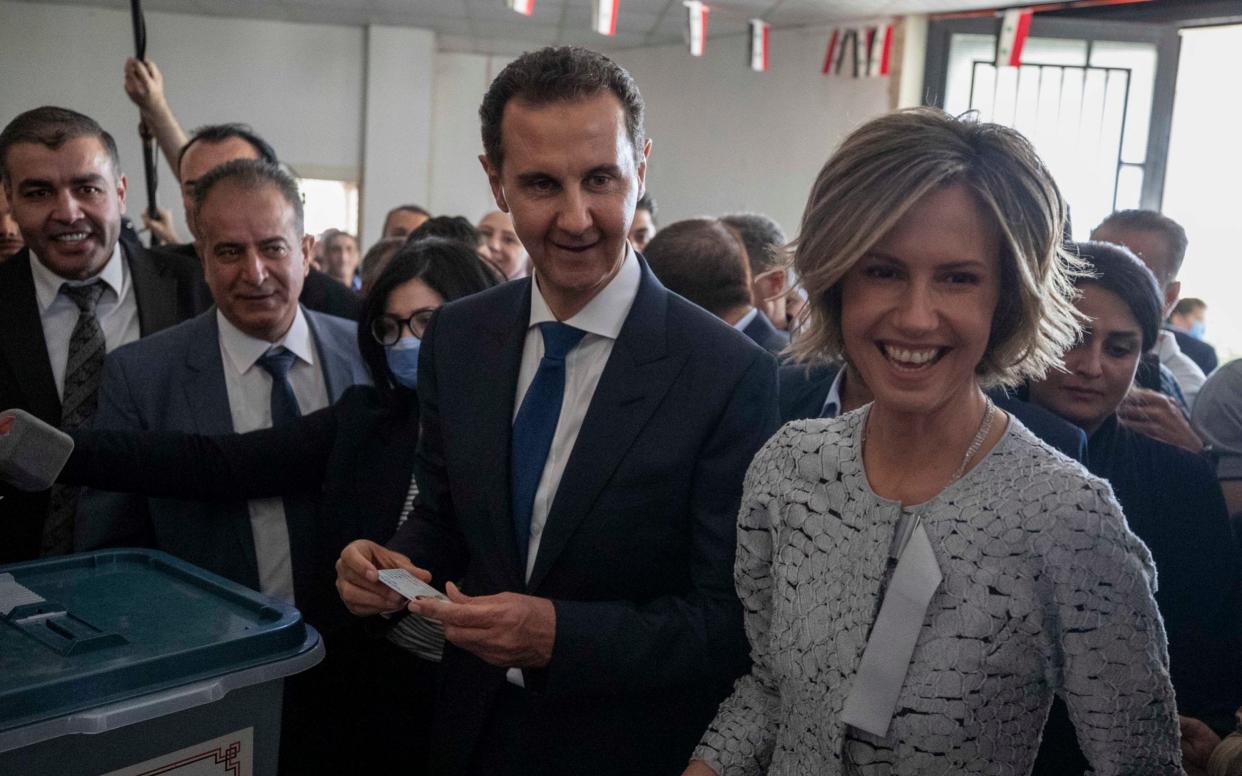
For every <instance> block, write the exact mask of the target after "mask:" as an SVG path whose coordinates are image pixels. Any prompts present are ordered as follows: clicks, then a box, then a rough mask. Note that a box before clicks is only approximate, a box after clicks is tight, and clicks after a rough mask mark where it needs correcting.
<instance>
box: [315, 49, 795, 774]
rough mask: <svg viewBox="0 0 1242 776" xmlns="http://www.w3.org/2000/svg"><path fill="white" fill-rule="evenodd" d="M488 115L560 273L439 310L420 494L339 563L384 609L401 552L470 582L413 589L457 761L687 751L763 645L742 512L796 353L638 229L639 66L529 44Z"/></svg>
mask: <svg viewBox="0 0 1242 776" xmlns="http://www.w3.org/2000/svg"><path fill="white" fill-rule="evenodd" d="M480 115H481V116H482V118H483V139H484V148H485V150H486V153H485V155H484V156H483V157H482V161H483V165H484V168H485V170H486V171H487V174H488V178H489V180H490V182H491V185H492V190H493V193H494V195H495V198H496V203H497V205H498V206H499V207H500V208H501V209H502V210H504V211H506V212H509V213H511V214H512V215H513V221H514V225H515V227H516V229H517V232H518V234H519V236H520V237H521V238H522V242H523V243H524V244H525V245H526V247H527V249H528V250H529V252H530V257H531V262H532V265H533V267H534V276H533V277H532V278H529V279H523V280H519V281H513V282H510V283H507V284H504V285H502V286H500V287H498V288H495V289H492V290H490V291H486V292H483V293H481V294H478V295H476V296H472V297H468V298H466V299H463V300H460V301H458V302H454V303H452V304H449V305H446V306H445V307H443V308H441V310H440V312H439V313H438V315H437V316H436V318H435V319H433V321H432V323H431V325H430V327H429V328H428V330H427V332H426V333H425V335H424V337H423V344H422V356H421V360H420V365H419V387H418V392H419V399H420V404H421V406H422V423H423V432H422V437H421V438H420V440H419V452H418V461H419V464H420V470H421V476H420V480H419V485H420V494H419V499H418V502H417V504H416V507H415V511H414V514H413V515H412V516H411V518H410V519H409V520H408V521H407V522H406V523H405V524H404V525H403V526H402V527H401V528H400V529H399V530H398V532H397V535H396V536H395V537H394V538H393V540H392V541H391V542H390V543H389V547H388V548H383V547H379V546H378V545H375V544H372V543H370V542H355V543H354V544H351V545H350V546H349V547H347V548H346V550H345V552H344V553H342V556H341V560H340V561H339V562H338V564H337V569H338V580H337V587H338V589H339V590H340V591H341V593H342V597H343V598H344V600H345V601H346V603H347V604H348V605H349V606H350V607H351V609H352V610H353V611H354V612H355V613H358V614H373V613H377V612H382V611H389V610H393V609H396V608H399V607H400V605H401V600H400V598H399V597H397V596H395V595H389V594H388V592H387V589H386V588H384V587H383V586H381V585H378V584H377V583H376V579H377V570H378V569H381V568H393V567H398V568H405V569H407V570H409V571H411V572H412V573H416V574H419V575H422V576H423V577H424V578H428V571H429V572H430V576H429V578H430V579H431V580H432V581H433V582H434V584H436V585H441V586H443V589H445V590H447V593H448V597H449V599H450V600H448V601H432V600H426V599H423V600H420V601H416V602H414V603H413V604H411V606H410V608H411V610H413V611H415V612H416V614H419V615H420V616H426V617H430V618H433V619H435V620H438V621H440V622H442V623H443V624H444V630H445V636H446V638H447V641H448V647H447V648H446V650H445V653H444V661H443V676H444V681H443V686H442V691H441V694H440V697H439V699H438V702H437V705H436V709H435V715H436V719H435V730H434V731H433V736H432V740H433V741H434V742H435V743H434V745H433V746H434V748H433V751H432V753H431V755H432V770H433V772H435V773H437V774H445V775H450V776H451V775H455V774H483V773H487V774H502V775H503V774H547V775H548V776H556V775H558V774H580V773H592V774H618V776H620V775H621V774H637V773H643V774H677V773H680V771H681V770H682V768H684V767H685V764H686V758H687V757H688V754H689V752H690V751H691V749H692V748H693V746H694V744H695V743H696V742H697V740H698V738H699V736H700V735H701V734H702V731H703V730H704V728H705V725H706V724H707V722H708V721H710V719H711V717H712V715H713V713H714V710H715V708H716V706H717V704H718V703H719V701H720V700H721V699H722V698H723V697H724V696H725V694H726V693H727V692H728V689H729V688H730V686H731V684H732V681H733V679H734V678H735V677H736V676H738V675H739V673H740V672H742V671H743V670H745V667H746V664H747V659H746V654H747V647H746V641H745V638H744V636H743V632H742V625H741V610H740V605H739V603H738V601H737V597H736V595H735V594H734V590H733V583H732V563H733V555H734V542H735V530H736V529H735V525H736V523H735V521H736V515H737V509H738V504H739V499H740V496H741V489H742V478H743V474H744V471H745V469H746V467H747V465H748V464H749V462H750V459H751V457H752V456H753V455H754V453H755V451H756V450H757V449H758V448H759V446H760V445H761V444H762V443H763V441H764V440H766V439H767V437H768V436H769V434H770V433H771V432H772V431H773V430H774V428H775V425H776V393H775V392H776V385H775V367H776V363H775V360H774V359H773V358H772V357H771V356H770V355H768V354H766V353H764V352H763V351H762V350H761V349H760V348H758V347H756V346H755V345H754V344H753V343H751V342H749V341H748V340H747V339H746V338H745V337H743V336H742V335H741V334H740V333H739V332H737V331H734V330H732V329H730V328H729V327H728V326H725V325H723V324H722V323H721V322H720V321H719V320H717V319H715V318H713V317H712V316H710V315H708V314H707V313H705V312H704V311H702V310H701V309H699V308H698V307H696V306H694V305H691V304H689V303H687V302H686V301H685V300H683V299H681V298H680V297H678V296H676V295H674V294H671V293H669V292H668V290H666V289H665V288H664V287H663V286H662V285H661V284H660V282H659V281H658V280H657V279H656V278H655V276H654V275H653V274H652V273H651V272H650V270H649V269H648V268H647V266H646V264H645V262H644V261H643V260H642V259H641V258H639V256H638V255H637V254H636V253H635V252H634V251H633V250H632V249H630V248H629V247H628V245H627V243H626V235H627V232H628V230H629V227H630V223H631V221H632V218H633V214H634V207H635V202H636V201H637V199H638V197H639V195H640V194H641V193H642V187H643V180H644V177H645V173H646V158H647V153H648V151H649V149H650V145H649V143H648V142H647V141H645V140H644V138H643V125H642V115H643V108H642V98H641V96H639V94H638V90H637V87H636V86H635V85H634V83H633V81H632V80H631V78H630V77H629V74H628V73H626V72H625V71H624V70H622V69H620V68H619V67H618V66H617V65H615V64H614V63H613V62H611V61H610V60H608V59H607V58H605V57H603V56H601V55H599V54H595V53H593V52H589V51H586V50H583V49H577V48H560V49H544V50H542V51H538V52H534V53H530V54H526V55H523V56H522V57H519V58H518V59H517V60H515V61H514V62H513V63H512V64H510V65H509V66H508V67H506V68H505V70H504V71H502V72H501V73H500V75H499V76H497V78H496V80H495V81H494V82H493V83H492V86H491V88H490V89H489V91H488V93H487V95H486V96H485V97H484V100H483V106H482V108H481V109H480ZM422 569H426V570H428V571H423V570H422ZM459 587H460V589H459ZM412 702H417V701H413V700H412Z"/></svg>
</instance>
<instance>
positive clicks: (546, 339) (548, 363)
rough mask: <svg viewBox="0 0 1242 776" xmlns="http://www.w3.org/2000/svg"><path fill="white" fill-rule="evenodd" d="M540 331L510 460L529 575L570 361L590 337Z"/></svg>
mask: <svg viewBox="0 0 1242 776" xmlns="http://www.w3.org/2000/svg"><path fill="white" fill-rule="evenodd" d="M539 330H540V332H541V333H542V334H543V359H542V360H541V361H540V362H539V370H538V371H537V372H535V379H534V380H532V381H531V384H530V387H529V388H527V389H526V397H525V398H524V399H522V406H521V408H520V409H519V410H518V413H517V417H516V418H514V419H513V446H512V448H510V459H509V468H510V471H511V472H512V476H513V483H512V484H513V530H514V533H515V534H516V537H517V543H518V557H520V558H521V559H522V568H523V569H525V568H526V555H527V548H528V547H529V546H530V518H531V513H532V512H534V509H535V491H536V490H538V489H539V479H540V477H542V476H543V467H544V464H546V463H547V461H548V451H550V450H551V449H552V437H553V436H554V435H555V434H556V422H557V420H559V419H560V417H561V404H562V403H563V401H564V399H565V356H566V355H568V354H569V351H571V350H573V349H574V346H575V345H577V344H578V342H579V341H580V340H581V339H582V337H583V336H584V335H585V334H586V332H585V331H583V330H582V329H575V328H574V327H573V326H569V325H567V324H564V323H558V322H556V321H549V322H547V323H541V324H539Z"/></svg>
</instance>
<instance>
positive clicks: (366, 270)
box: [358, 237, 405, 289]
mask: <svg viewBox="0 0 1242 776" xmlns="http://www.w3.org/2000/svg"><path fill="white" fill-rule="evenodd" d="M403 245H405V238H404V237H382V238H380V239H379V240H378V241H376V243H375V244H374V245H372V246H371V247H370V248H367V252H366V254H365V255H363V257H362V262H361V264H360V265H359V269H358V274H359V275H361V276H362V287H363V288H366V289H370V288H371V286H372V285H374V284H375V281H376V280H378V279H379V276H380V273H382V272H383V271H384V268H385V267H387V266H388V262H389V260H390V259H392V257H393V255H394V254H395V253H396V252H397V251H399V250H401V247H402V246H403Z"/></svg>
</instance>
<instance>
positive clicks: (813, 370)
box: [780, 364, 1087, 463]
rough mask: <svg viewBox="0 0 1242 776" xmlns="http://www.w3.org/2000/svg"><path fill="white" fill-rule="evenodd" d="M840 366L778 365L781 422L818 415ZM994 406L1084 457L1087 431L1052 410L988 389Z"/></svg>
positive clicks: (1078, 457)
mask: <svg viewBox="0 0 1242 776" xmlns="http://www.w3.org/2000/svg"><path fill="white" fill-rule="evenodd" d="M840 369H841V367H840V365H838V364H811V365H807V364H791V365H789V366H784V367H781V371H780V397H781V398H780V402H781V422H782V423H788V422H789V421H791V420H802V419H804V418H818V417H819V414H820V412H821V411H822V410H823V408H824V401H825V400H826V399H827V398H828V391H830V390H831V389H832V381H833V380H835V379H836V377H837V372H838V371H840ZM988 395H989V396H991V397H992V401H994V402H996V406H997V407H1000V408H1001V409H1002V410H1004V411H1005V412H1008V413H1009V414H1010V415H1012V416H1014V417H1015V418H1017V419H1018V420H1019V421H1020V422H1021V423H1022V425H1024V426H1026V427H1027V428H1028V429H1030V430H1031V433H1032V434H1034V435H1035V436H1037V437H1039V438H1040V439H1042V440H1043V441H1044V442H1047V443H1048V444H1049V445H1051V446H1052V447H1054V448H1056V449H1057V450H1060V451H1061V452H1062V453H1064V454H1066V455H1068V456H1069V457H1070V458H1073V459H1074V460H1076V461H1080V462H1084V463H1085V462H1086V460H1087V435H1086V434H1084V433H1083V431H1082V429H1080V428H1078V427H1077V426H1075V425H1073V424H1072V423H1067V422H1066V421H1064V420H1062V419H1061V418H1059V417H1057V416H1056V415H1054V414H1053V413H1051V412H1049V411H1047V410H1045V409H1043V408H1042V407H1036V406H1035V405H1034V404H1031V403H1029V402H1025V401H1022V400H1021V399H1019V398H1017V397H1015V396H1011V395H1009V394H1008V393H1007V392H1005V391H1004V389H993V390H991V391H988Z"/></svg>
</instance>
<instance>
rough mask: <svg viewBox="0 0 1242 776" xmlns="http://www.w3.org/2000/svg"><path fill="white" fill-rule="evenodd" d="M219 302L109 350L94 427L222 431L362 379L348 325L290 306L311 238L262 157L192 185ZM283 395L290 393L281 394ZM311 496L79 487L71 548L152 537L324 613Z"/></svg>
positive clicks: (293, 188) (317, 617)
mask: <svg viewBox="0 0 1242 776" xmlns="http://www.w3.org/2000/svg"><path fill="white" fill-rule="evenodd" d="M195 198H196V199H195V215H196V220H197V221H198V227H197V232H198V234H199V235H200V239H199V243H198V246H199V250H200V252H201V253H202V254H203V255H204V256H205V257H206V260H205V261H204V265H203V266H204V268H205V270H206V278H207V284H208V285H209V286H210V288H211V292H212V296H213V298H214V300H215V302H216V307H215V309H212V310H209V311H208V312H206V313H204V314H202V315H200V316H198V317H196V318H194V319H192V320H189V321H186V322H185V323H182V324H180V325H179V326H175V327H173V328H171V329H169V330H167V331H164V332H162V333H161V334H160V335H159V336H156V337H151V338H149V339H145V340H142V341H141V342H137V343H134V344H131V345H129V346H127V347H123V348H120V349H118V350H117V351H116V352H115V353H113V354H112V355H111V356H109V358H108V361H107V363H106V365H105V368H104V378H103V386H102V388H101V390H100V406H99V413H98V416H97V417H96V421H95V425H96V427H97V428H101V429H118V430H144V431H185V432H194V433H199V434H225V433H229V432H233V431H239V432H242V431H250V430H253V429H255V428H266V427H268V426H271V425H274V424H276V423H279V422H283V421H287V420H288V419H289V418H288V417H282V413H286V411H288V412H290V413H291V416H292V417H296V416H297V415H298V414H304V413H309V412H313V411H315V410H317V409H320V408H322V407H325V406H327V405H328V404H330V403H331V402H333V401H335V400H336V399H337V398H339V397H340V396H341V394H343V393H344V392H345V390H346V389H347V388H349V387H350V386H351V385H354V384H356V383H365V382H367V381H368V377H367V373H366V370H365V368H364V367H363V365H362V360H361V357H360V356H359V355H358V348H357V344H356V328H355V326H354V324H353V323H352V322H350V321H346V320H344V319H342V318H335V317H332V316H327V315H322V314H319V313H314V312H309V311H305V310H303V309H302V308H301V306H300V305H299V304H298V302H297V299H298V293H299V291H300V290H301V281H302V278H303V276H304V275H305V273H306V268H307V266H308V263H309V253H310V246H311V242H312V241H313V239H314V238H313V237H304V236H303V234H302V214H301V204H302V203H301V198H300V196H299V193H298V190H297V184H296V183H295V182H294V181H293V179H292V178H290V177H289V176H288V175H287V174H286V173H284V172H282V171H281V170H279V168H277V167H275V166H273V165H270V164H267V163H266V162H260V161H257V160H236V161H233V162H229V163H227V164H225V165H221V166H219V167H217V168H215V169H213V170H212V171H211V172H209V173H208V174H207V175H206V176H204V177H203V178H202V179H200V182H199V184H198V186H197V187H196V191H195ZM290 402H291V403H290ZM312 516H313V508H310V507H308V506H306V505H304V504H301V503H297V502H296V500H294V499H291V500H290V501H289V502H282V500H281V499H261V500H257V501H251V502H225V503H215V504H210V503H204V502H198V501H180V500H175V499H147V498H144V497H141V496H136V495H122V494H117V493H105V492H99V491H88V492H87V493H86V495H85V496H84V497H83V510H82V514H80V515H79V517H78V530H77V534H76V537H75V538H76V542H75V543H76V547H77V549H79V550H89V549H95V548H98V547H108V546H129V545H137V546H153V547H158V548H159V549H163V550H166V551H168V552H170V553H172V554H174V555H177V556H178V557H181V558H184V559H185V560H188V561H190V562H192V563H195V564H197V565H199V566H202V567H204V568H206V569H209V570H211V571H214V572H216V573H217V574H220V575H222V576H225V577H228V578H230V579H232V580H234V581H236V582H240V583H241V584H244V585H246V586H248V587H251V588H254V589H257V590H261V591H262V592H264V593H267V594H269V595H273V596H276V597H280V598H284V599H286V600H289V601H296V602H297V604H298V606H299V607H301V608H302V609H303V610H304V611H306V613H307V615H308V617H310V618H311V619H312V621H315V622H316V623H317V624H322V622H323V618H324V617H325V616H326V614H324V613H325V612H327V613H335V616H336V617H337V619H338V620H339V619H340V615H341V614H342V613H340V612H339V608H340V607H339V606H338V605H337V603H336V601H335V595H334V594H333V591H332V585H331V569H330V565H329V564H327V563H324V562H323V560H322V558H321V557H320V554H319V548H318V547H317V546H316V541H315V537H316V535H317V530H316V528H315V526H314V525H313V524H312V522H311V521H313V517H312Z"/></svg>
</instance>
